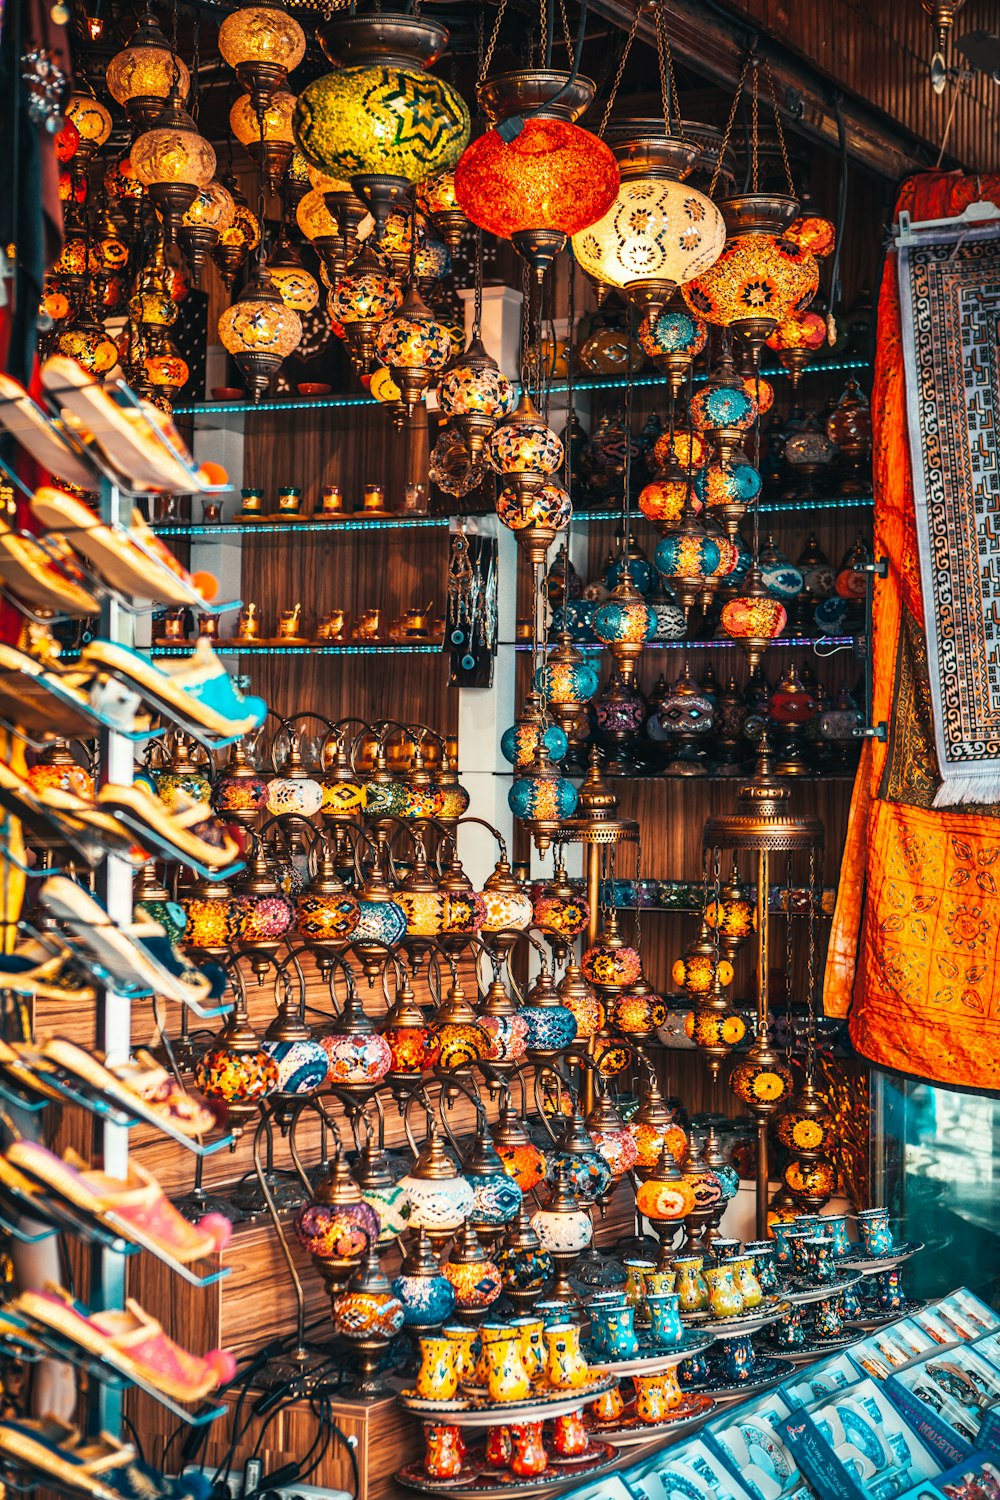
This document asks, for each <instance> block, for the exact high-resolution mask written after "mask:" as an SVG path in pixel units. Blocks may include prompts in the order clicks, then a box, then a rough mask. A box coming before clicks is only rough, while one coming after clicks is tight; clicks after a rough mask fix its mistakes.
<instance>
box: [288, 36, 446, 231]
mask: <svg viewBox="0 0 1000 1500" xmlns="http://www.w3.org/2000/svg"><path fill="white" fill-rule="evenodd" d="M318 37H319V40H320V43H321V45H322V47H323V50H324V51H325V52H326V54H327V56H328V57H329V58H330V60H331V62H333V63H334V65H335V69H336V71H335V72H333V73H327V74H325V75H324V76H323V77H321V78H317V79H315V80H314V81H313V82H312V83H309V84H307V85H306V87H305V88H304V89H303V90H302V92H301V94H300V95H299V103H298V106H297V108H296V111H295V121H294V125H295V135H296V139H297V140H298V143H299V148H300V150H301V151H302V154H303V155H304V156H305V158H306V160H307V161H309V162H312V164H313V165H314V166H316V167H319V168H320V169H321V170H322V171H324V172H326V173H327V174H328V175H329V176H331V177H346V178H349V179H350V181H351V183H352V186H353V187H354V190H355V192H356V193H358V195H359V196H360V197H361V198H363V199H364V200H365V202H366V203H368V206H369V208H370V209H371V210H372V213H373V214H374V216H375V221H376V226H377V228H380V227H381V226H382V225H384V223H385V221H386V219H387V218H388V215H389V213H390V211H391V210H392V209H393V208H394V207H397V206H399V205H400V204H401V203H403V202H404V201H405V200H406V199H407V198H408V197H409V195H410V191H411V185H412V184H414V183H418V182H422V181H423V180H424V179H425V178H428V177H433V176H436V175H437V174H438V173H440V172H444V171H448V170H449V169H451V168H452V167H454V166H455V164H456V162H457V161H458V159H459V156H460V155H461V153H462V151H463V149H464V148H465V145H466V142H467V141H468V139H469V129H470V119H469V111H468V108H467V107H466V104H465V101H464V100H463V98H462V96H461V94H460V93H459V91H458V90H457V89H456V88H454V87H453V86H452V85H451V84H450V83H448V82H447V80H446V79H444V78H441V77H439V76H437V75H435V74H432V73H429V72H428V71H427V68H428V66H429V65H430V64H431V63H432V62H433V61H434V60H435V59H436V58H437V57H439V56H440V55H441V53H442V52H443V51H444V50H445V47H446V45H447V41H448V32H447V30H446V29H445V28H444V27H443V26H440V25H438V24H437V23H436V22H433V21H427V20H425V19H424V17H423V16H415V15H398V14H393V13H390V12H385V13H382V14H379V15H374V16H362V15H346V14H341V15H337V16H334V17H333V18H332V19H331V20H329V21H327V22H326V24H325V25H323V26H321V27H320V28H319V30H318Z"/></svg>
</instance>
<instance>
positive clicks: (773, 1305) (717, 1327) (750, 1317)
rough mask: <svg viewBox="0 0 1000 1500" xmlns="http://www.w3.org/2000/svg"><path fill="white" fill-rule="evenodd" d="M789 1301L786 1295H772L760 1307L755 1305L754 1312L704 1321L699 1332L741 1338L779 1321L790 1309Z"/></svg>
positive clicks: (716, 1336)
mask: <svg viewBox="0 0 1000 1500" xmlns="http://www.w3.org/2000/svg"><path fill="white" fill-rule="evenodd" d="M788 1308H789V1303H788V1302H787V1300H786V1299H785V1298H784V1297H770V1298H768V1300H767V1302H766V1303H765V1302H762V1303H761V1305H760V1307H755V1308H754V1309H753V1311H752V1312H748V1313H737V1314H736V1316H735V1317H734V1318H710V1319H707V1320H706V1321H705V1322H704V1323H699V1324H698V1325H697V1330H696V1331H697V1332H698V1333H704V1334H711V1336H712V1338H713V1339H735V1338H741V1337H743V1336H744V1335H745V1334H748V1333H756V1332H757V1330H758V1329H760V1328H766V1327H767V1325H768V1324H769V1323H775V1322H777V1320H778V1318H783V1317H784V1316H785V1313H786V1312H787V1311H788Z"/></svg>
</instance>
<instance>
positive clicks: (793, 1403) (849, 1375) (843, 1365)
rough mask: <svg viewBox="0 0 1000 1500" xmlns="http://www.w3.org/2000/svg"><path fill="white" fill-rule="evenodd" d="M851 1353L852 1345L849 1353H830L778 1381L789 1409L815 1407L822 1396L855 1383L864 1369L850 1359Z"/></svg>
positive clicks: (830, 1394) (844, 1389) (860, 1377)
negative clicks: (786, 1378) (826, 1357)
mask: <svg viewBox="0 0 1000 1500" xmlns="http://www.w3.org/2000/svg"><path fill="white" fill-rule="evenodd" d="M853 1353H854V1350H853V1348H852V1349H851V1351H850V1353H848V1352H847V1351H846V1350H845V1351H844V1352H843V1353H842V1354H831V1355H830V1356H829V1358H828V1359H821V1360H820V1361H819V1362H818V1363H817V1364H815V1365H808V1366H807V1367H806V1368H805V1369H803V1370H798V1371H796V1373H795V1374H794V1375H792V1376H790V1377H789V1379H788V1380H785V1381H782V1383H781V1385H780V1386H779V1387H778V1390H779V1391H780V1392H781V1395H782V1396H783V1397H784V1399H785V1400H786V1401H787V1403H788V1405H789V1406H790V1407H791V1409H792V1411H798V1410H799V1408H800V1407H803V1406H815V1405H816V1403H817V1402H818V1401H822V1400H823V1398H824V1397H827V1396H833V1395H835V1394H836V1392H837V1391H846V1390H847V1388H848V1386H851V1385H857V1383H858V1381H859V1380H861V1379H862V1377H863V1375H864V1371H863V1370H862V1369H861V1367H860V1366H859V1365H858V1364H856V1363H855V1361H854V1360H853V1359H852V1358H851V1355H852V1354H853ZM869 1373H871V1372H870V1371H869Z"/></svg>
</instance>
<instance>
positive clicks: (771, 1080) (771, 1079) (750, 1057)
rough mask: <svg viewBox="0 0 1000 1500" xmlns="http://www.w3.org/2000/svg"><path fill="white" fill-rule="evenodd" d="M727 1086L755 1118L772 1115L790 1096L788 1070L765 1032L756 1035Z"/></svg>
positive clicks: (790, 1080)
mask: <svg viewBox="0 0 1000 1500" xmlns="http://www.w3.org/2000/svg"><path fill="white" fill-rule="evenodd" d="M729 1087H730V1088H731V1089H732V1091H733V1093H734V1094H735V1095H736V1097H737V1099H740V1100H742V1101H743V1103H744V1104H745V1105H747V1107H748V1108H749V1109H750V1110H751V1112H752V1113H753V1114H754V1115H756V1116H757V1118H758V1119H760V1118H762V1117H766V1116H768V1115H771V1114H773V1113H774V1112H775V1110H776V1109H777V1108H778V1107H779V1105H781V1104H783V1103H784V1101H785V1100H786V1099H787V1098H788V1096H789V1095H790V1094H791V1092H792V1074H791V1070H790V1069H789V1067H788V1065H787V1063H786V1062H785V1061H784V1060H783V1059H782V1058H781V1057H779V1055H778V1053H777V1052H775V1050H774V1048H773V1047H772V1045H771V1040H770V1037H769V1036H768V1034H767V1031H766V1030H763V1031H761V1032H759V1033H758V1036H757V1038H756V1040H755V1041H754V1043H753V1045H752V1046H751V1048H750V1050H749V1052H748V1053H747V1054H746V1056H745V1057H744V1058H743V1059H742V1060H741V1061H740V1062H738V1063H737V1064H736V1067H735V1068H734V1069H733V1071H732V1073H731V1074H730V1078H729Z"/></svg>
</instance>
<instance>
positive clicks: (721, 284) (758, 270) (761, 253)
mask: <svg viewBox="0 0 1000 1500" xmlns="http://www.w3.org/2000/svg"><path fill="white" fill-rule="evenodd" d="M748 196H749V195H748ZM790 201H794V200H790ZM722 207H723V211H724V212H725V208H726V205H725V204H723V205H722ZM770 231H771V226H770V225H768V226H767V227H766V228H761V229H755V228H747V229H741V230H740V232H738V233H736V234H735V236H734V237H733V238H731V239H730V240H729V242H728V244H727V245H726V248H725V250H724V251H723V252H722V254H721V256H720V257H719V259H718V260H717V261H716V262H715V264H714V265H713V266H711V267H710V268H709V270H708V271H706V272H705V274H704V275H703V276H699V277H698V278H697V279H696V280H694V281H691V282H689V283H688V284H687V286H685V287H684V288H683V296H684V300H685V302H686V303H687V305H688V307H689V308H690V309H691V311H692V312H693V313H694V314H695V315H696V316H697V317H700V318H704V319H705V321H706V322H707V323H714V324H715V325H716V326H717V327H720V328H729V329H732V331H733V332H734V333H739V334H742V335H743V336H744V337H745V338H746V339H747V341H748V343H749V344H750V346H751V348H752V349H754V350H755V351H757V350H759V348H760V345H761V344H762V343H763V341H764V339H765V338H766V337H767V335H768V334H769V333H771V332H773V330H774V329H775V328H776V327H777V326H778V324H779V323H781V322H783V321H784V319H785V318H787V317H788V316H789V315H790V314H792V313H796V312H804V311H805V309H806V308H807V307H808V306H809V303H810V302H811V301H812V299H813V298H814V297H815V295H816V292H817V290H818V288H819V268H818V266H817V264H816V259H815V257H814V256H812V255H810V254H809V253H808V251H804V250H800V249H799V247H798V245H794V244H793V243H792V242H791V240H787V239H785V238H784V237H783V236H781V235H780V234H775V233H772V232H770Z"/></svg>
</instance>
